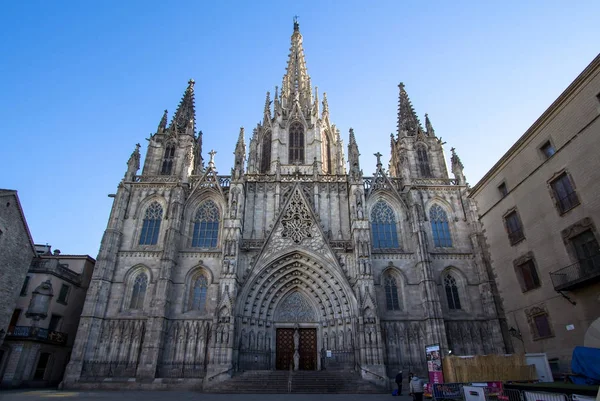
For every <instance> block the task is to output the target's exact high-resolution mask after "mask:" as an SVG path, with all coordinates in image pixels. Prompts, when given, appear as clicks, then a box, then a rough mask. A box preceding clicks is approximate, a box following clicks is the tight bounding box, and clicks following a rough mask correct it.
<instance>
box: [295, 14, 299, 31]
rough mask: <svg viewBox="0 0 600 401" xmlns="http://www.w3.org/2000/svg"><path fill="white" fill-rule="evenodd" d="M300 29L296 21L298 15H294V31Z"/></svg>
mask: <svg viewBox="0 0 600 401" xmlns="http://www.w3.org/2000/svg"><path fill="white" fill-rule="evenodd" d="M299 31H300V24H299V23H298V16H297V15H294V32H299Z"/></svg>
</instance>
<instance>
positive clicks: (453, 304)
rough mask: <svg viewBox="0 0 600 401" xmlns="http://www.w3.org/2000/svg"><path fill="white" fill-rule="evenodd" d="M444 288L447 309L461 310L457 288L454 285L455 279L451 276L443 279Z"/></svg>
mask: <svg viewBox="0 0 600 401" xmlns="http://www.w3.org/2000/svg"><path fill="white" fill-rule="evenodd" d="M444 287H445V289H446V299H447V300H448V308H450V309H456V310H458V309H461V307H460V297H459V296H458V286H457V285H456V279H455V278H454V277H452V275H450V274H448V275H446V277H444Z"/></svg>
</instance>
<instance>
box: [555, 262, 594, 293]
mask: <svg viewBox="0 0 600 401" xmlns="http://www.w3.org/2000/svg"><path fill="white" fill-rule="evenodd" d="M550 277H551V278H552V284H553V285H554V289H555V290H556V291H569V290H573V289H575V288H578V287H582V286H584V285H587V284H591V283H592V282H595V281H598V280H600V255H596V256H593V257H591V258H589V259H584V260H580V261H579V262H577V263H574V264H572V265H569V266H567V267H563V268H562V269H559V270H557V271H555V272H553V273H550Z"/></svg>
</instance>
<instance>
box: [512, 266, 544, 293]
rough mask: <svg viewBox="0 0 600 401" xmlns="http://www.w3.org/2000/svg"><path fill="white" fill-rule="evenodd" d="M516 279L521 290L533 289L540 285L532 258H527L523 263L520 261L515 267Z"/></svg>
mask: <svg viewBox="0 0 600 401" xmlns="http://www.w3.org/2000/svg"><path fill="white" fill-rule="evenodd" d="M515 272H516V274H517V279H518V281H519V284H520V285H521V290H522V291H523V292H526V291H529V290H533V289H534V288H538V287H539V286H540V279H539V277H538V274H537V269H536V268H535V263H534V262H533V260H531V259H530V260H528V261H526V262H525V263H521V264H519V265H517V266H516V267H515Z"/></svg>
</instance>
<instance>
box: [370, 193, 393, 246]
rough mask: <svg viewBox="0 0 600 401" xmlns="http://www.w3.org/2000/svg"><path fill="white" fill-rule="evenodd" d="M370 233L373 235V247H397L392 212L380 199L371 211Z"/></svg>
mask: <svg viewBox="0 0 600 401" xmlns="http://www.w3.org/2000/svg"><path fill="white" fill-rule="evenodd" d="M371 234H372V235H373V248H375V249H385V248H399V244H398V231H397V230H396V218H395V217H394V212H393V211H392V208H391V207H390V206H389V205H388V204H387V203H385V202H384V201H382V200H379V201H377V203H376V204H375V206H374V207H373V210H372V211H371Z"/></svg>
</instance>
